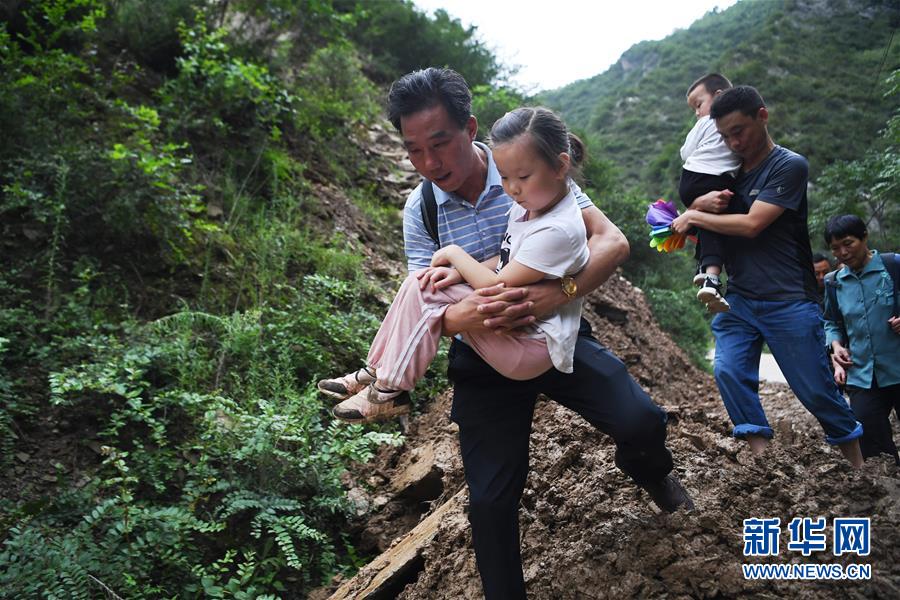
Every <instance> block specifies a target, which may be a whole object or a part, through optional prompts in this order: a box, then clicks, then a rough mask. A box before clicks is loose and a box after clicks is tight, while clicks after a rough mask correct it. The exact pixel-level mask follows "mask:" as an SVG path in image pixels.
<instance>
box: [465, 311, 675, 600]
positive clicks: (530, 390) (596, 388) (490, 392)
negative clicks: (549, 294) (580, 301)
mask: <svg viewBox="0 0 900 600" xmlns="http://www.w3.org/2000/svg"><path fill="white" fill-rule="evenodd" d="M581 324H582V328H581V331H580V332H579V333H580V335H579V338H578V342H577V344H576V346H575V368H574V372H573V373H571V374H568V375H567V374H563V373H560V372H559V371H557V370H555V369H550V370H549V371H548V372H546V373H544V374H543V375H541V376H540V377H537V378H535V379H532V380H529V381H513V380H510V379H506V378H504V377H502V376H500V375H499V374H497V373H496V372H495V371H494V370H493V369H491V367H490V366H489V365H488V364H487V363H485V362H484V361H483V360H482V359H481V358H480V357H479V356H478V355H477V354H476V353H475V352H474V351H473V350H472V349H471V348H469V347H468V346H466V345H465V344H464V343H462V342H460V341H458V340H454V342H453V345H452V346H451V347H450V367H449V369H448V373H449V375H450V379H451V380H452V381H453V386H454V388H453V409H452V412H451V419H452V420H453V421H454V422H455V423H457V424H458V425H459V445H460V450H461V452H462V459H463V467H464V469H465V474H466V483H467V484H468V486H469V522H470V523H471V524H472V538H473V541H474V545H475V558H476V561H477V563H478V571H479V573H480V574H481V582H482V586H483V588H484V595H485V598H487V599H488V600H493V599H497V598H503V599H516V598H524V597H525V581H524V578H523V575H522V557H521V555H520V549H519V516H518V508H519V499H520V498H521V496H522V491H523V490H524V488H525V478H526V476H527V474H528V440H529V435H530V434H531V419H532V416H533V413H534V405H535V401H536V399H537V395H538V394H539V393H543V394H546V395H547V396H549V397H550V398H552V399H553V400H555V401H556V402H559V403H560V404H562V405H563V406H566V407H567V408H570V409H572V410H574V411H575V412H577V413H578V414H579V415H581V416H582V417H584V418H585V419H586V420H587V421H588V422H589V423H591V424H592V425H594V426H595V427H597V428H598V429H599V430H600V431H603V432H604V433H607V434H609V435H610V436H612V438H613V439H614V440H615V442H616V458H615V460H616V466H618V467H619V468H620V469H621V470H622V471H624V472H625V473H626V474H627V475H629V476H630V477H631V478H632V479H633V480H634V481H635V482H636V483H638V484H644V483H653V482H656V481H659V480H660V479H662V478H663V477H665V476H666V475H667V474H668V473H669V472H670V471H671V470H672V455H671V453H670V452H669V451H668V450H667V449H666V446H665V441H666V414H665V412H664V411H663V410H662V409H661V408H659V407H658V406H656V405H655V404H654V403H653V401H652V400H651V399H650V397H649V396H648V395H647V394H646V393H645V392H644V391H643V390H642V389H641V388H640V386H639V385H638V384H637V383H636V382H635V381H634V380H633V379H632V378H631V376H630V375H629V374H628V371H627V370H626V368H625V365H624V364H623V363H622V362H621V361H620V360H619V359H618V358H616V357H615V356H614V355H613V354H612V353H611V352H610V351H609V350H607V349H606V348H604V347H603V346H601V345H600V344H599V343H597V341H596V340H595V339H594V338H592V337H591V336H590V326H589V325H588V324H587V322H585V321H584V320H582V323H581Z"/></svg>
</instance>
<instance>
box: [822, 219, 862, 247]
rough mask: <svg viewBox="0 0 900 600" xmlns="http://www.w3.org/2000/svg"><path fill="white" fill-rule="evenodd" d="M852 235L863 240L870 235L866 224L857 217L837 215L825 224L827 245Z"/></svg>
mask: <svg viewBox="0 0 900 600" xmlns="http://www.w3.org/2000/svg"><path fill="white" fill-rule="evenodd" d="M848 235H852V236H853V237H855V238H857V239H860V240H861V239H863V238H864V237H866V236H867V235H869V230H868V229H866V224H865V223H863V220H862V219H860V218H859V217H857V216H856V215H837V216H834V217H831V218H830V219H828V223H826V224H825V243H826V244H830V243H831V242H833V241H834V240H839V239H841V238H845V237H847V236H848Z"/></svg>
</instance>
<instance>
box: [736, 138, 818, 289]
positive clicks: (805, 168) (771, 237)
mask: <svg viewBox="0 0 900 600" xmlns="http://www.w3.org/2000/svg"><path fill="white" fill-rule="evenodd" d="M808 173H809V164H808V163H807V162H806V159H805V158H804V157H802V156H800V155H799V154H797V153H796V152H791V151H790V150H788V149H787V148H782V147H781V146H775V148H774V149H773V150H772V152H771V153H769V156H767V157H766V158H765V160H763V162H762V163H761V164H759V165H757V167H756V168H755V169H753V170H752V171H749V172H746V173H741V174H740V175H739V176H738V179H737V181H736V182H735V196H734V197H733V198H732V200H731V203H730V205H729V209H728V212H731V213H740V214H747V213H748V212H750V206H751V205H752V204H753V203H754V202H756V201H759V202H768V203H769V204H775V205H777V206H782V207H784V208H785V211H784V212H783V213H782V214H781V216H779V217H778V218H777V219H775V221H774V222H773V223H772V224H771V225H769V226H768V227H766V229H765V230H763V232H762V233H760V234H759V235H758V236H756V237H755V238H753V239H750V238H744V237H726V239H725V268H726V269H727V270H728V290H729V291H730V292H736V293H738V294H740V295H741V296H744V297H745V298H752V299H754V300H811V301H813V302H815V301H816V295H817V294H816V276H815V273H814V272H813V267H812V248H810V245H809V230H808V229H807V226H806V216H807V203H806V184H807V181H808Z"/></svg>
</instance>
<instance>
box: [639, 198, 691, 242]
mask: <svg viewBox="0 0 900 600" xmlns="http://www.w3.org/2000/svg"><path fill="white" fill-rule="evenodd" d="M677 216H678V210H677V209H676V208H675V204H674V203H673V202H666V201H665V200H663V199H662V198H660V199H659V200H657V201H656V202H654V203H653V204H651V205H650V207H649V208H647V224H648V225H650V247H651V248H656V251H657V252H674V251H675V250H678V249H679V248H683V247H684V240H685V238H687V237H688V236H686V235H685V234H683V233H676V232H674V231H672V227H671V225H672V221H674V220H675V217H677Z"/></svg>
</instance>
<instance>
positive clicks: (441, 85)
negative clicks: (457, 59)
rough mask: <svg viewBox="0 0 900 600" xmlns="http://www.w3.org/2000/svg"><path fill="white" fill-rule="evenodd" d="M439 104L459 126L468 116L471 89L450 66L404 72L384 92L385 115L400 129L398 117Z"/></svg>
mask: <svg viewBox="0 0 900 600" xmlns="http://www.w3.org/2000/svg"><path fill="white" fill-rule="evenodd" d="M438 104H442V105H443V106H444V108H446V109H447V114H448V115H450V119H451V120H453V122H454V123H456V124H457V125H459V128H460V129H462V128H463V127H465V126H466V122H468V120H469V117H470V116H472V92H471V91H470V90H469V84H467V83H466V80H465V79H464V78H463V76H462V75H460V74H459V73H457V72H456V71H454V70H453V69H438V68H435V67H428V68H427V69H422V70H420V71H413V72H412V73H407V74H406V75H404V76H403V77H401V78H400V79H398V80H397V81H395V82H394V83H393V85H391V91H390V92H388V119H389V120H390V122H391V123H392V124H393V125H394V127H395V128H396V129H397V131H400V132H401V133H402V131H401V129H400V117H406V116H409V115H412V114H415V113H417V112H419V111H420V110H424V109H426V108H431V107H432V106H437V105H438Z"/></svg>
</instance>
